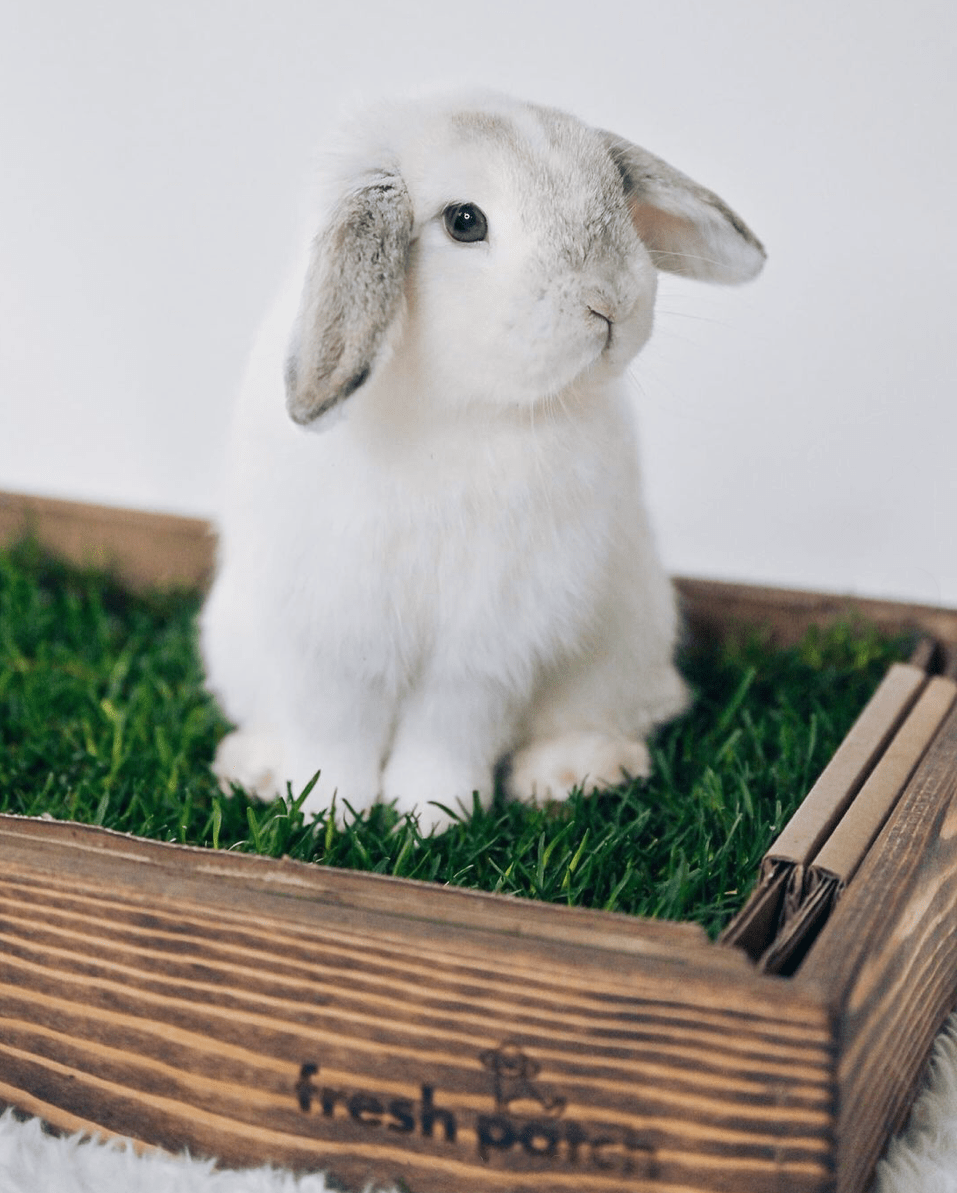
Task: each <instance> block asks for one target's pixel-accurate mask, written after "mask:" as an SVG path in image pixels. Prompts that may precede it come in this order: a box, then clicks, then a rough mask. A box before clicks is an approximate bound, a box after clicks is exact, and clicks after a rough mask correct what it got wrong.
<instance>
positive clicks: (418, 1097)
mask: <svg viewBox="0 0 957 1193" xmlns="http://www.w3.org/2000/svg"><path fill="white" fill-rule="evenodd" d="M41 827H42V826H41ZM0 828H2V825H0ZM49 828H50V830H51V837H52V836H55V837H56V840H57V841H58V844H59V846H60V847H61V852H62V844H63V834H62V829H63V828H64V826H60V825H50V826H49ZM104 836H105V835H104ZM11 839H12V840H15V838H11ZM76 841H77V850H78V852H80V851H82V853H81V855H80V857H79V859H78V860H77V859H76V858H74V864H72V865H70V866H69V867H63V866H60V867H57V868H56V869H55V870H53V871H52V872H51V871H50V870H49V869H47V868H44V867H43V866H42V865H39V864H38V862H37V858H38V856H40V855H39V854H38V853H37V852H36V851H34V852H33V854H32V855H31V854H30V853H29V851H27V853H26V857H25V858H24V856H23V854H21V855H20V856H19V860H18V853H17V850H16V849H15V848H3V847H2V841H0V875H2V878H0V1098H2V1099H3V1100H4V1101H7V1102H9V1103H12V1104H15V1105H18V1106H20V1107H22V1108H23V1109H26V1110H28V1111H31V1112H34V1113H37V1114H40V1115H42V1117H44V1118H45V1119H47V1120H48V1121H50V1122H52V1123H53V1124H54V1125H57V1126H62V1127H66V1128H70V1129H75V1128H77V1127H80V1126H89V1127H91V1128H95V1129H98V1130H101V1131H105V1132H107V1133H115V1134H126V1135H132V1136H133V1137H134V1138H136V1139H138V1140H140V1141H141V1142H142V1143H143V1144H144V1145H160V1146H163V1147H166V1148H169V1149H171V1150H178V1149H180V1148H182V1147H184V1146H188V1147H189V1148H190V1149H191V1151H192V1152H193V1153H194V1154H197V1153H198V1154H212V1155H217V1156H219V1157H220V1158H221V1159H222V1160H223V1161H225V1162H227V1163H230V1164H238V1165H243V1164H260V1163H263V1162H264V1161H273V1162H278V1163H283V1164H286V1165H290V1166H292V1167H294V1168H298V1169H301V1170H308V1169H317V1168H319V1169H323V1170H326V1171H329V1172H331V1173H333V1174H334V1175H335V1176H337V1177H339V1178H340V1179H342V1180H344V1181H346V1182H347V1183H348V1184H350V1185H353V1186H359V1185H362V1184H363V1183H365V1182H367V1181H370V1180H376V1181H379V1182H382V1181H395V1180H403V1181H405V1182H406V1183H407V1185H408V1186H409V1187H410V1188H412V1189H415V1190H417V1191H421V1193H447V1190H448V1189H449V1188H455V1187H467V1188H470V1189H475V1190H477V1191H478V1190H502V1191H507V1193H553V1191H554V1193H558V1191H559V1190H569V1191H571V1190H574V1191H575V1193H586V1191H587V1190H590V1189H594V1190H596V1191H597V1190H605V1191H608V1193H625V1191H626V1190H628V1191H629V1193H635V1191H637V1190H659V1191H661V1190H678V1189H681V1190H686V1191H689V1193H691V1191H695V1190H700V1191H701V1193H706V1191H709V1193H749V1191H753V1193H758V1191H759V1190H760V1191H764V1190H767V1189H769V1188H773V1189H775V1190H778V1191H781V1193H799V1191H800V1193H824V1191H825V1190H829V1189H831V1188H832V1187H833V1154H834V1138H833V1124H834V1085H833V1062H834V1051H833V1040H832V1033H831V1023H830V1018H829V1016H828V1014H827V1013H826V1012H825V1011H824V1010H823V1009H822V1008H821V1007H820V1005H819V1004H817V1003H816V1002H815V1001H814V1000H813V998H808V997H807V996H803V995H801V994H800V993H797V995H796V996H794V997H792V996H791V994H790V990H789V987H788V985H787V984H786V983H783V982H781V981H779V980H776V979H762V978H760V977H756V976H755V975H753V973H752V972H751V971H750V969H749V967H747V966H746V965H740V964H738V961H730V963H729V959H728V958H727V957H726V956H725V955H724V951H723V950H720V949H718V948H716V947H714V946H707V947H706V948H700V949H698V950H697V951H696V954H695V964H694V965H690V966H682V965H681V964H680V963H677V962H671V961H669V960H668V958H667V957H666V956H664V955H663V954H662V955H658V956H641V955H632V956H629V955H627V954H615V953H614V951H613V950H611V949H607V950H600V949H589V948H587V947H585V946H581V947H569V946H563V945H560V944H557V943H556V942H554V941H534V940H523V939H521V938H518V939H515V938H514V937H512V936H509V935H507V934H503V935H502V936H501V937H500V938H496V937H494V936H493V935H492V934H491V933H490V932H489V931H487V930H486V931H478V930H477V931H475V932H474V933H473V934H471V935H470V933H469V930H468V929H459V930H458V931H457V933H456V936H455V938H454V939H453V938H452V937H450V936H449V935H448V934H447V933H446V931H445V927H446V926H445V925H441V924H439V925H436V928H437V931H435V932H433V931H432V928H431V926H430V925H429V923H428V922H427V921H425V920H423V919H422V918H421V917H420V918H418V919H414V918H411V917H408V916H402V915H395V916H392V917H389V916H386V915H384V914H382V913H379V912H375V913H369V914H368V915H366V916H365V918H364V919H363V918H362V916H361V914H360V912H359V911H358V910H356V909H354V908H353V909H352V910H351V913H350V914H348V915H347V914H346V911H347V910H348V909H346V908H342V907H338V906H337V905H336V904H335V903H334V902H333V901H332V900H330V899H325V900H310V899H308V898H306V897H305V895H303V894H300V895H298V896H297V895H293V894H291V893H290V889H289V886H288V883H285V885H283V883H284V881H285V875H286V873H287V871H284V870H283V867H282V865H281V864H280V863H267V864H265V865H264V866H260V867H256V869H257V870H258V871H259V873H260V874H261V875H266V873H267V871H268V872H275V873H276V874H277V877H278V878H282V879H283V882H281V883H280V885H281V886H282V887H283V893H275V894H270V893H269V891H268V889H267V886H268V884H267V883H263V882H260V883H259V884H258V886H257V887H256V888H255V889H254V890H253V892H252V896H253V897H249V898H245V899H244V894H245V891H244V887H243V884H242V883H240V882H236V881H235V879H234V878H232V877H230V875H229V874H228V873H225V872H224V873H221V874H219V875H218V876H216V877H215V878H212V877H210V878H208V879H206V880H202V879H201V878H200V877H198V876H197V873H198V867H199V866H200V865H202V864H205V863H206V862H207V861H208V857H209V855H208V854H206V853H205V851H192V850H178V849H171V848H170V847H168V846H166V847H164V846H159V845H157V846H152V847H151V846H149V845H147V844H146V843H142V842H136V843H135V844H136V851H135V856H131V857H127V858H124V857H123V856H121V854H120V849H119V845H121V844H122V842H121V841H120V843H119V845H117V844H116V843H115V842H111V847H113V848H114V852H113V854H112V855H111V856H110V858H106V857H105V855H103V854H101V853H98V852H97V834H93V833H91V832H90V831H86V832H84V833H82V834H77V836H76ZM144 857H146V858H147V862H146V863H144V862H143V860H142V859H143V858H144ZM107 862H108V863H109V864H105V863H107ZM148 864H153V865H154V870H153V871H147V870H146V869H145V867H146V866H147V865H148ZM155 867H159V871H161V872H162V873H163V874H165V875H166V876H167V877H168V879H169V883H168V886H167V889H168V890H169V891H170V892H175V891H176V890H177V884H176V881H175V879H176V877H177V874H179V875H180V876H181V877H182V879H183V882H182V883H181V884H180V885H179V889H180V891H183V890H188V892H189V894H188V897H187V896H185V895H182V894H180V895H177V894H175V893H168V894H164V893H162V892H161V890H160V888H159V887H158V886H157V884H156V882H155V881H152V880H150V881H145V882H144V883H143V884H141V883H140V882H138V881H136V876H137V874H139V873H143V876H144V879H145V878H146V877H147V873H152V874H153V877H154V878H155V876H156V873H157V870H156V869H155ZM64 869H67V870H68V871H69V872H68V873H65V874H63V873H61V871H63V870H64ZM304 869H307V868H305V867H304ZM203 881H205V882H206V883H207V885H208V887H209V890H210V899H209V900H206V899H204V898H203V897H202V886H203ZM213 888H215V890H214V889H213ZM514 902H515V901H509V906H508V908H507V911H508V914H509V915H512V914H514V908H513V907H512V904H513V903H514ZM310 909H311V914H309V912H310ZM681 936H682V934H679V937H681ZM681 950H682V946H681V945H680V944H679V947H678V949H677V952H678V953H679V954H680V953H681ZM712 956H713V958H714V969H713V970H710V971H709V958H710V957H712Z"/></svg>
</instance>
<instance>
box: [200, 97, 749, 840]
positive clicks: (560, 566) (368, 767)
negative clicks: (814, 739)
mask: <svg viewBox="0 0 957 1193" xmlns="http://www.w3.org/2000/svg"><path fill="white" fill-rule="evenodd" d="M328 173H329V187H328V189H329V194H328V198H327V201H326V204H325V208H326V210H325V214H324V215H323V216H322V217H321V218H320V231H319V233H318V235H317V236H316V237H315V239H314V240H313V241H312V243H311V244H310V246H309V249H308V251H307V252H306V254H305V256H304V260H303V263H302V265H301V267H300V268H299V270H298V271H297V273H296V275H295V276H294V279H293V282H292V284H291V285H290V287H289V288H288V289H287V291H286V292H285V293H284V294H283V296H282V298H281V300H280V301H279V303H278V304H277V306H276V307H275V309H274V311H273V313H272V315H271V316H270V317H269V319H268V320H267V321H266V324H265V325H264V327H263V330H262V332H261V334H260V336H259V339H258V341H257V344H256V346H255V348H254V352H253V355H252V359H251V363H250V366H249V370H248V373H247V377H246V381H245V384H244V387H243V392H242V395H241V398H240V402H239V404H238V408H237V414H236V419H235V423H234V427H233V434H232V438H231V446H230V451H229V469H228V474H229V479H228V483H227V486H226V492H225V497H224V502H223V509H222V515H221V518H220V552H219V563H218V569H217V575H216V579H215V582H214V585H213V588H212V590H211V593H210V596H209V598H208V601H207V604H206V606H205V608H204V611H203V614H202V618H201V639H202V646H203V654H204V660H205V663H206V668H207V676H208V682H209V685H210V687H211V689H212V690H213V691H214V692H215V693H216V695H217V696H218V698H219V699H220V701H221V703H222V705H223V707H224V709H225V711H226V713H227V715H228V716H229V717H230V718H231V719H232V720H233V721H234V722H235V723H236V726H237V728H236V730H235V731H234V732H233V733H232V734H230V735H229V736H227V738H225V739H224V741H223V743H222V744H221V746H220V749H219V752H218V754H217V759H216V763H215V768H216V770H217V773H218V774H219V776H220V778H221V781H222V782H223V784H224V787H227V788H228V787H229V785H230V784H231V783H238V784H240V785H243V786H245V787H247V788H248V789H250V790H253V791H255V792H257V793H259V794H262V795H268V794H271V793H272V792H273V791H275V790H282V789H284V787H285V784H286V783H287V782H289V783H291V784H292V785H293V788H294V790H295V789H297V788H301V786H303V785H305V783H306V782H307V781H308V780H309V779H310V778H311V777H312V776H313V775H314V773H315V772H316V771H319V779H318V781H317V783H316V785H315V787H314V788H313V790H312V792H311V794H310V797H309V801H308V803H307V808H308V807H316V808H321V807H326V806H328V805H329V803H330V802H331V800H332V798H333V795H334V794H335V793H338V794H339V796H340V797H341V798H342V799H345V800H347V801H348V802H349V803H350V804H351V805H352V806H353V807H355V808H363V807H366V806H368V805H369V804H370V803H372V802H374V801H375V800H377V799H387V800H394V801H396V802H397V804H398V806H399V808H400V809H401V810H406V809H412V808H416V809H417V810H418V812H419V814H420V817H421V819H422V822H423V825H424V826H428V825H431V826H432V827H435V828H441V827H444V825H445V823H446V822H447V816H446V813H445V812H443V811H442V810H441V808H439V807H437V806H436V805H437V804H443V805H446V806H454V804H455V801H456V800H458V801H460V802H461V803H463V804H465V805H466V806H467V804H468V803H469V802H470V799H471V797H472V793H473V792H478V793H479V795H480V797H481V798H482V799H483V801H485V802H487V801H488V800H489V799H490V798H491V795H492V790H493V785H494V781H493V776H494V774H495V770H496V767H498V766H499V765H501V764H503V763H504V764H505V768H506V775H507V779H506V782H507V786H508V787H509V789H510V791H511V793H512V794H513V795H515V796H517V797H519V798H536V797H539V798H547V797H553V798H560V797H562V796H564V795H565V794H566V793H567V791H568V790H569V789H570V788H572V787H574V786H576V785H579V784H582V785H586V786H599V787H600V786H605V785H609V784H615V783H617V782H620V781H622V779H623V778H624V777H625V776H626V775H642V774H645V773H647V770H648V754H647V750H646V747H645V738H646V736H647V734H648V733H649V732H650V731H651V730H652V729H653V727H654V725H655V724H656V723H659V722H660V721H662V720H664V719H666V718H667V717H669V716H672V715H674V714H675V713H676V712H677V711H679V710H680V709H681V707H682V706H683V703H684V700H685V695H684V688H683V685H682V683H681V680H680V678H679V677H678V675H677V672H676V671H675V669H674V666H673V661H672V654H673V649H674V643H675V636H676V627H677V617H676V612H675V607H674V598H673V595H672V592H671V587H670V584H669V582H668V580H667V578H666V576H665V575H664V573H663V571H662V569H661V566H660V564H659V562H658V559H657V555H656V552H655V548H654V543H653V540H652V536H651V534H650V530H649V527H648V524H647V519H646V516H645V513H644V508H643V505H642V499H641V492H640V480H639V470H638V456H637V445H636V437H635V429H634V422H633V414H632V405H631V399H630V395H629V394H628V391H627V386H626V383H625V380H624V376H623V374H624V370H625V368H626V366H627V364H628V362H629V361H630V360H631V358H632V357H633V356H634V354H635V352H637V351H638V349H639V348H640V346H641V344H642V343H643V342H644V341H645V340H646V339H647V337H648V335H649V334H650V331H651V325H652V311H653V302H654V289H655V272H656V268H681V269H682V270H683V271H685V272H692V273H694V272H697V273H698V274H699V275H700V276H703V277H713V278H715V279H716V280H738V279H740V278H743V277H744V276H749V275H750V274H753V273H754V272H756V269H757V268H760V262H761V260H762V259H763V252H762V250H761V249H760V246H759V245H758V244H757V242H756V241H755V240H754V238H753V237H752V236H751V234H750V233H749V232H748V231H747V229H746V228H745V227H744V225H743V224H741V222H740V220H738V219H737V217H735V216H733V215H732V214H731V213H730V212H729V211H728V209H727V208H726V207H725V206H724V205H723V203H721V201H720V200H718V199H717V198H716V197H715V196H713V195H711V193H710V192H707V191H704V190H703V188H700V187H698V186H697V184H694V183H691V182H690V180H688V179H685V178H684V176H683V175H679V174H678V173H677V172H676V171H672V170H671V168H670V167H666V166H665V165H664V163H661V162H660V161H659V160H658V159H656V158H652V157H651V155H647V154H645V153H644V151H641V150H638V149H637V148H636V147H634V146H631V145H630V143H627V142H623V141H621V139H620V138H617V137H614V136H612V135H611V134H607V133H603V132H601V131H600V130H594V129H591V128H589V127H588V126H586V125H584V124H582V123H581V122H579V121H576V120H574V119H573V118H571V117H567V116H565V115H564V114H562V113H555V112H552V111H551V110H549V109H540V108H535V107H533V106H532V105H526V104H520V103H518V102H517V101H512V100H507V99H504V98H502V97H494V96H487V95H486V96H481V97H470V98H468V99H464V98H461V97H455V98H452V97H449V98H446V99H443V100H440V101H438V102H436V101H432V102H430V103H426V102H424V101H417V102H415V103H410V104H409V105H392V106H390V107H388V108H380V109H378V110H376V112H375V113H373V114H371V115H366V116H365V117H362V118H360V119H359V121H358V122H357V123H356V124H355V125H353V126H352V128H351V129H350V130H348V131H347V133H346V136H345V140H344V147H343V149H342V150H341V151H340V153H339V154H338V156H337V157H336V158H335V159H334V165H333V166H332V167H331V168H330V170H329V172H328ZM655 203H657V204H658V205H659V207H660V209H661V213H660V214H659V216H658V221H657V225H656V217H655V211H656V208H655V207H654V204H655ZM722 274H723V275H724V276H722Z"/></svg>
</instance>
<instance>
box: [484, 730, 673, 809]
mask: <svg viewBox="0 0 957 1193" xmlns="http://www.w3.org/2000/svg"><path fill="white" fill-rule="evenodd" d="M650 773H651V757H650V755H649V753H648V748H647V746H645V744H644V742H640V741H633V740H630V739H629V738H624V737H616V736H612V735H610V734H605V733H597V732H578V733H565V734H562V735H561V736H560V737H553V738H549V739H548V740H546V741H538V742H533V743H532V744H531V745H530V746H526V747H525V748H524V749H521V750H518V751H517V752H516V753H515V754H514V755H513V756H512V758H511V761H510V763H509V766H508V772H507V776H506V781H505V785H506V789H507V791H508V793H509V795H511V796H512V797H513V798H514V799H519V800H525V801H532V800H536V799H540V800H541V799H553V800H554V799H565V798H566V797H567V796H568V793H569V792H570V791H571V790H572V789H573V788H575V787H581V788H583V789H584V790H585V791H602V790H604V789H605V788H607V787H617V786H619V785H620V784H622V783H625V782H627V781H628V779H629V778H632V779H639V778H646V777H647V776H648V775H649V774H650Z"/></svg>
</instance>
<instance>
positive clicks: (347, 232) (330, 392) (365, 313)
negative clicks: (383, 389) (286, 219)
mask: <svg viewBox="0 0 957 1193" xmlns="http://www.w3.org/2000/svg"><path fill="white" fill-rule="evenodd" d="M412 222H413V219H412V201H411V199H410V198H409V192H408V190H407V189H406V186H405V183H404V182H403V180H402V178H401V177H400V176H399V175H398V174H395V173H390V172H388V171H376V172H370V173H369V174H367V175H366V176H364V177H363V178H362V179H361V180H360V182H359V183H358V185H356V186H354V187H353V188H352V189H350V190H349V191H348V192H347V193H346V194H345V195H344V196H343V197H342V198H341V199H340V200H339V202H338V204H337V206H336V208H335V210H334V212H333V214H332V218H331V220H330V222H329V224H328V226H327V227H326V228H325V229H324V230H323V231H322V232H321V233H320V234H319V235H318V236H317V237H316V239H315V241H314V242H313V247H312V256H311V258H310V262H309V269H308V272H307V274H306V281H305V286H304V288H303V293H302V299H301V301H300V305H299V314H298V317H297V320H296V328H295V331H294V334H293V342H292V345H291V347H290V351H289V356H288V358H287V361H286V409H287V410H288V412H289V415H290V417H291V418H292V419H293V421H294V422H297V423H300V424H306V423H311V422H313V421H314V420H315V419H317V418H318V417H319V416H320V415H322V414H325V413H326V411H328V410H331V409H332V407H333V406H335V405H337V404H338V403H339V402H342V401H343V400H344V399H345V398H347V397H349V395H350V394H352V393H355V391H356V390H357V389H358V388H359V387H360V386H361V385H362V384H363V382H365V380H366V379H367V378H368V376H369V374H370V373H371V372H372V368H373V365H374V364H375V362H376V358H377V356H378V355H379V352H380V350H381V348H382V345H383V341H384V339H385V334H386V332H387V331H388V329H389V327H390V326H391V324H392V322H393V320H394V319H395V318H396V316H397V315H398V313H399V311H400V310H401V308H402V303H403V293H404V281H405V270H406V264H407V262H408V257H409V245H410V243H411V239H412Z"/></svg>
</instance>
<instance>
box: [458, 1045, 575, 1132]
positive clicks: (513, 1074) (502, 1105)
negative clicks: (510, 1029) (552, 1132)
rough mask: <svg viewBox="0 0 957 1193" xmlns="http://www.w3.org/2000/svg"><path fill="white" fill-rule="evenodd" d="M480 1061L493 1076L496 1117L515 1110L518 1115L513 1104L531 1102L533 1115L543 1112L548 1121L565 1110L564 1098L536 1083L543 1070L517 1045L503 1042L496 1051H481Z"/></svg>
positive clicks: (491, 1049) (519, 1110)
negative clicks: (534, 1107) (534, 1111)
mask: <svg viewBox="0 0 957 1193" xmlns="http://www.w3.org/2000/svg"><path fill="white" fill-rule="evenodd" d="M479 1060H480V1061H481V1062H482V1064H483V1065H484V1066H485V1068H486V1069H488V1071H489V1072H490V1073H491V1074H492V1093H493V1095H494V1097H495V1109H496V1111H497V1112H498V1113H499V1114H514V1113H516V1110H517V1112H518V1113H521V1109H520V1108H515V1107H513V1106H512V1103H513V1102H524V1103H529V1102H534V1103H535V1104H536V1113H541V1112H544V1113H545V1114H546V1115H547V1116H548V1117H549V1118H558V1117H559V1115H561V1113H562V1112H563V1111H564V1109H565V1106H566V1104H567V1102H566V1099H565V1098H563V1097H562V1096H561V1095H560V1094H555V1093H549V1092H547V1091H546V1090H544V1089H542V1088H541V1087H540V1086H538V1085H536V1084H535V1078H536V1077H537V1076H538V1074H539V1073H540V1072H541V1068H542V1067H541V1065H540V1064H539V1063H538V1062H537V1061H535V1060H532V1058H531V1057H530V1056H526V1055H525V1053H524V1052H523V1051H522V1050H521V1048H520V1047H519V1046H518V1045H517V1044H515V1043H513V1042H511V1041H509V1040H505V1041H503V1042H502V1043H501V1044H499V1046H498V1047H497V1048H487V1049H486V1050H485V1051H484V1052H480V1053H479Z"/></svg>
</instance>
